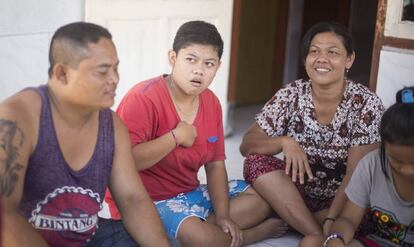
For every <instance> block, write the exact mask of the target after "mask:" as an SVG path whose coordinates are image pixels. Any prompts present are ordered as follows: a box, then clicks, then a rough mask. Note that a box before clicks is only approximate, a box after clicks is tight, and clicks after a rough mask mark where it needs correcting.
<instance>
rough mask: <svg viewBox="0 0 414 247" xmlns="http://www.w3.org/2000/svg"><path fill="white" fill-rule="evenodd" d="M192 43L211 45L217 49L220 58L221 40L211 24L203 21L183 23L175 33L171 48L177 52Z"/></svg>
mask: <svg viewBox="0 0 414 247" xmlns="http://www.w3.org/2000/svg"><path fill="white" fill-rule="evenodd" d="M192 44H200V45H211V46H213V47H214V49H216V51H217V55H218V57H219V59H221V55H222V54H223V40H222V39H221V36H220V33H219V32H218V31H217V28H216V27H215V26H214V25H213V24H210V23H208V22H205V21H189V22H186V23H184V24H183V25H182V26H181V27H180V28H179V29H178V31H177V34H176V35H175V38H174V43H173V50H174V51H175V53H177V54H178V51H180V50H181V49H183V48H185V47H187V46H189V45H192Z"/></svg>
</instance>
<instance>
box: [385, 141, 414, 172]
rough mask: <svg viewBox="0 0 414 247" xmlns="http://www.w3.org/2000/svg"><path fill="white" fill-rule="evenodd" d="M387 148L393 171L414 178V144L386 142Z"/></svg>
mask: <svg viewBox="0 0 414 247" xmlns="http://www.w3.org/2000/svg"><path fill="white" fill-rule="evenodd" d="M385 150H386V151H385V152H386V154H387V157H388V160H389V162H390V165H391V170H392V172H393V173H395V174H397V175H398V176H403V177H406V178H409V179H412V180H414V145H399V144H390V143H385Z"/></svg>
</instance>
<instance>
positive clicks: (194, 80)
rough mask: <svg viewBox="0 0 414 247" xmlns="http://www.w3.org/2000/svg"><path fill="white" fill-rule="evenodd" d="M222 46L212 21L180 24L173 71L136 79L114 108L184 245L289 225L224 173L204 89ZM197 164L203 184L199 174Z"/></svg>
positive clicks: (216, 117)
mask: <svg viewBox="0 0 414 247" xmlns="http://www.w3.org/2000/svg"><path fill="white" fill-rule="evenodd" d="M222 51H223V41H222V39H221V37H220V34H219V33H218V31H217V29H216V27H215V26H213V25H211V24H209V23H206V22H203V21H191V22H187V23H185V24H183V25H182V26H181V27H180V28H179V30H178V32H177V34H176V37H175V39H174V44H173V49H172V50H170V51H169V52H168V59H169V63H170V65H171V67H172V71H171V74H169V75H162V76H159V77H156V78H152V79H149V80H146V81H143V82H141V83H138V84H137V85H135V86H134V87H133V88H132V89H131V90H130V91H129V92H128V93H127V95H126V96H125V97H124V98H123V100H122V102H121V103H120V105H119V107H118V110H117V113H118V114H119V116H120V117H121V119H122V120H123V121H124V123H125V125H126V126H127V128H128V130H129V134H130V137H131V141H132V145H133V154H134V158H135V164H136V167H137V169H138V170H139V175H140V177H141V179H142V181H143V183H144V185H145V187H146V189H147V190H148V192H149V194H150V196H151V198H152V199H153V200H154V201H155V204H156V207H157V209H158V212H159V213H160V216H161V219H162V221H163V224H164V229H165V231H166V232H167V234H168V235H169V236H170V238H177V239H178V240H179V241H180V243H181V245H183V246H240V245H242V244H243V245H244V244H248V243H252V242H255V241H258V240H261V239H264V238H266V237H270V236H278V235H281V234H282V233H284V232H285V231H286V226H285V224H284V223H283V222H282V221H281V220H279V219H275V218H270V219H267V218H268V217H269V215H270V213H271V209H270V207H269V206H268V205H267V203H266V202H265V201H263V200H262V199H261V197H260V196H259V195H258V194H257V193H256V192H255V191H254V190H253V189H252V188H249V186H248V185H247V184H246V183H245V182H244V181H242V180H237V181H231V182H228V180H227V173H226V168H225V164H224V160H225V152H224V137H223V124H222V111H221V106H220V102H219V101H218V98H217V97H216V95H214V93H213V92H212V91H211V90H209V89H208V86H209V85H210V84H211V83H212V81H213V79H214V76H215V74H216V72H217V70H218V68H219V67H220V63H221V61H220V58H221V55H222ZM201 166H204V168H205V170H206V176H207V185H200V183H199V180H198V178H197V173H198V170H199V169H200V167H201ZM229 198H232V199H231V200H229ZM106 200H107V202H108V203H109V206H110V211H111V217H112V218H113V219H119V218H120V217H119V213H118V210H117V209H116V206H115V204H114V202H113V201H112V199H111V197H110V196H109V195H107V197H106ZM265 219H267V220H266V221H265Z"/></svg>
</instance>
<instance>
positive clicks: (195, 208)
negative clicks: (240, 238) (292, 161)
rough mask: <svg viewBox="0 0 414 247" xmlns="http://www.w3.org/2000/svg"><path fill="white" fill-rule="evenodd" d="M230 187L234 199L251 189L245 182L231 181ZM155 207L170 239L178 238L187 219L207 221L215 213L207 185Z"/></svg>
mask: <svg viewBox="0 0 414 247" xmlns="http://www.w3.org/2000/svg"><path fill="white" fill-rule="evenodd" d="M228 186H229V198H233V197H235V196H237V195H238V194H240V193H241V192H243V191H245V190H247V189H248V188H249V185H248V184H247V183H246V182H244V181H243V180H232V181H229V184H228ZM155 206H156V207H157V209H158V213H159V214H160V217H161V220H162V223H163V224H164V230H165V232H166V233H167V234H168V237H169V238H177V233H178V228H179V227H180V225H181V223H182V222H183V221H184V220H185V219H186V218H188V217H191V216H195V217H198V218H200V219H202V220H206V219H207V217H208V216H209V215H210V214H211V213H212V212H213V206H212V204H211V200H210V196H209V194H208V191H207V185H205V184H204V185H200V186H198V187H197V188H196V189H195V190H193V191H190V192H187V193H180V194H178V195H177V196H176V197H173V198H170V199H166V200H161V201H157V202H155Z"/></svg>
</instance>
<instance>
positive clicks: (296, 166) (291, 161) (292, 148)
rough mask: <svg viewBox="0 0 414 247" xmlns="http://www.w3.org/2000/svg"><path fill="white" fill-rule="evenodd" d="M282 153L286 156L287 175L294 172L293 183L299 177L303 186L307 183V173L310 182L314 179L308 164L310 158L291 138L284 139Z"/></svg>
mask: <svg viewBox="0 0 414 247" xmlns="http://www.w3.org/2000/svg"><path fill="white" fill-rule="evenodd" d="M282 151H283V154H284V155H285V162H286V169H285V172H286V174H287V175H289V174H290V172H291V170H292V181H293V182H296V179H297V177H298V176H299V182H300V183H301V184H303V183H304V182H305V173H306V174H307V175H308V178H309V180H312V179H313V174H312V170H311V169H310V166H309V163H308V157H307V156H306V153H305V152H304V151H303V149H302V147H301V146H300V145H299V144H298V143H297V142H296V141H295V140H294V139H292V138H291V137H288V136H286V137H284V139H283V144H282Z"/></svg>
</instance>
